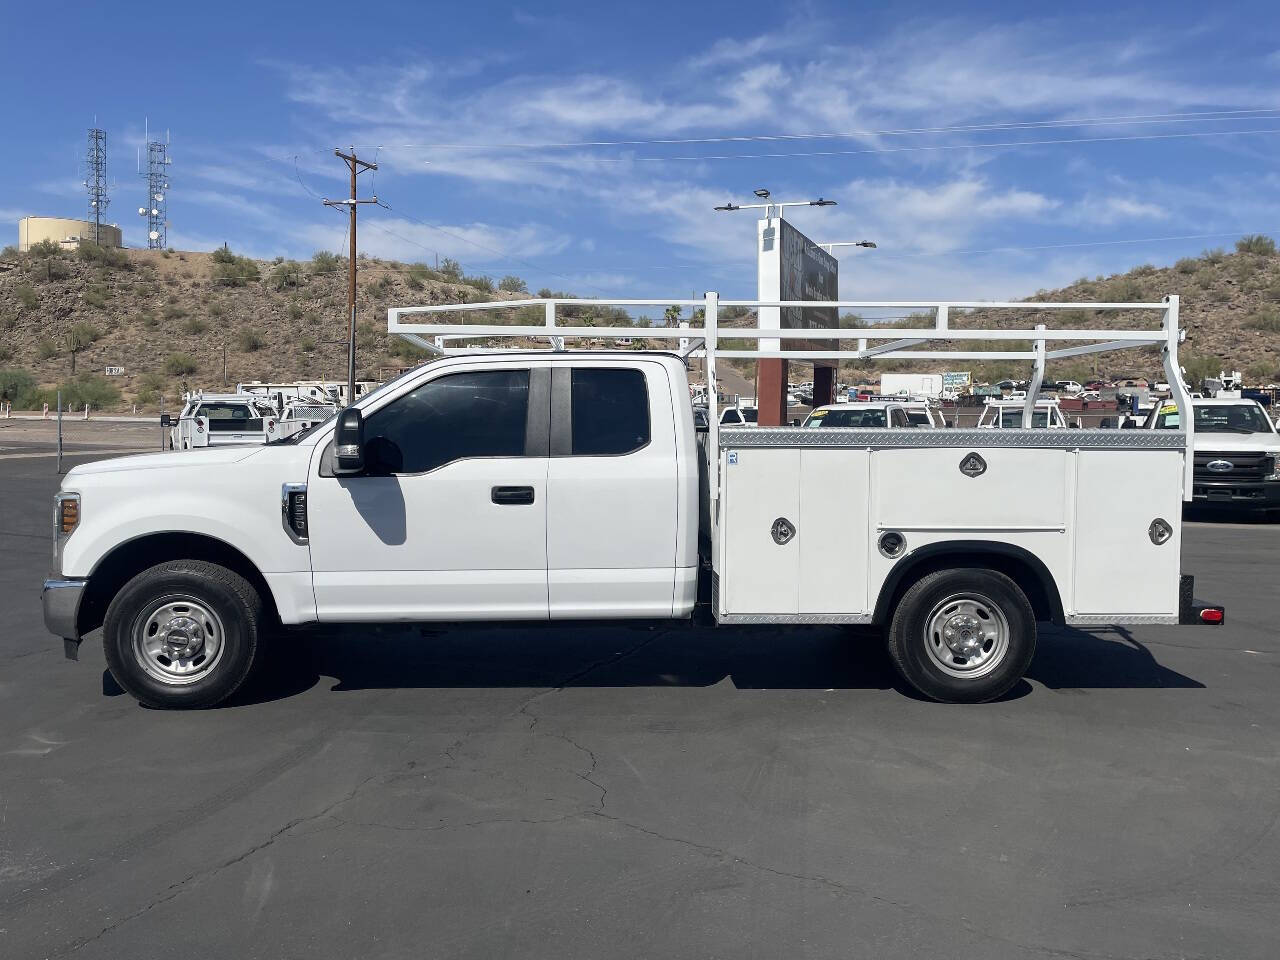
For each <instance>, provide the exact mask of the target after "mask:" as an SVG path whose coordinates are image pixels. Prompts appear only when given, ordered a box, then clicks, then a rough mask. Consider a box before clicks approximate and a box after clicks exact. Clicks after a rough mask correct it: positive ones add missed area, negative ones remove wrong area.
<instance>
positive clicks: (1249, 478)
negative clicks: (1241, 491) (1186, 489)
mask: <svg viewBox="0 0 1280 960" xmlns="http://www.w3.org/2000/svg"><path fill="white" fill-rule="evenodd" d="M1218 461H1225V462H1226V463H1229V464H1231V469H1230V470H1210V469H1209V464H1210V463H1215V462H1218ZM1274 469H1275V464H1274V463H1273V460H1272V457H1271V456H1270V455H1269V454H1266V453H1255V452H1253V451H1248V450H1232V451H1223V452H1221V453H1214V452H1212V451H1208V452H1204V453H1201V452H1199V451H1197V452H1196V458H1195V479H1196V480H1214V481H1217V482H1219V483H1257V482H1259V481H1261V480H1263V479H1264V478H1265V477H1267V476H1269V475H1270V474H1271V471H1272V470H1274Z"/></svg>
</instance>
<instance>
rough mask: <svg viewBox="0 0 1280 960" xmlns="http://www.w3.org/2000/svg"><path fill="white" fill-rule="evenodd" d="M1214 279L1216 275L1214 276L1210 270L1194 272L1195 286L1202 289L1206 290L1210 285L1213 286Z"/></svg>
mask: <svg viewBox="0 0 1280 960" xmlns="http://www.w3.org/2000/svg"><path fill="white" fill-rule="evenodd" d="M1215 279H1216V277H1215V276H1214V273H1213V271H1212V270H1201V271H1199V272H1198V273H1196V277H1195V280H1196V286H1197V287H1199V288H1200V289H1202V290H1208V289H1209V288H1210V287H1212V286H1213V281H1214V280H1215Z"/></svg>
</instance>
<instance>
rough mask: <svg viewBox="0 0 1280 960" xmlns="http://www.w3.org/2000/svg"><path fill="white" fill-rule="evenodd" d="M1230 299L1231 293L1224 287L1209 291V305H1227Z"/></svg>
mask: <svg viewBox="0 0 1280 960" xmlns="http://www.w3.org/2000/svg"><path fill="white" fill-rule="evenodd" d="M1230 299H1231V291H1230V290H1228V289H1227V288H1226V287H1215V288H1214V289H1212V290H1210V291H1209V302H1210V303H1227V302H1228V301H1230Z"/></svg>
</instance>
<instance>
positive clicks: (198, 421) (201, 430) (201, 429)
mask: <svg viewBox="0 0 1280 960" xmlns="http://www.w3.org/2000/svg"><path fill="white" fill-rule="evenodd" d="M196 433H204V421H203V420H201V419H200V418H199V417H196Z"/></svg>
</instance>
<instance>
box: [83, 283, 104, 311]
mask: <svg viewBox="0 0 1280 960" xmlns="http://www.w3.org/2000/svg"><path fill="white" fill-rule="evenodd" d="M108 298H109V294H108V292H107V288H106V287H104V286H101V285H100V284H94V285H93V286H92V287H89V288H88V289H87V290H85V292H84V294H83V295H82V298H81V299H83V300H84V302H85V303H86V304H87V305H88V306H91V307H93V308H94V309H96V310H105V309H106V308H107V300H108Z"/></svg>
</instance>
